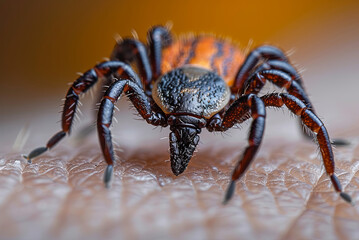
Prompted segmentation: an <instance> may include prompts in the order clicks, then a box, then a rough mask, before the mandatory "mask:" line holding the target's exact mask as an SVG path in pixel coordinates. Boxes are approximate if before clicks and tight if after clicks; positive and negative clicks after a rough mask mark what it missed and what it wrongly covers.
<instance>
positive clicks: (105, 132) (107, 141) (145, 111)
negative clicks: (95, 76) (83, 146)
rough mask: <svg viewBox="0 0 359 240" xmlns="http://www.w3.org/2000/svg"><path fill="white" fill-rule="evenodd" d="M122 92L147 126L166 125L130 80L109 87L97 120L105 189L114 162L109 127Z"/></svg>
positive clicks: (139, 89) (120, 81)
mask: <svg viewBox="0 0 359 240" xmlns="http://www.w3.org/2000/svg"><path fill="white" fill-rule="evenodd" d="M123 92H126V94H127V96H128V98H129V99H130V100H131V102H132V103H133V105H134V106H135V108H136V109H137V111H138V112H139V114H140V115H141V116H142V118H143V119H145V120H146V121H147V122H148V123H149V124H152V125H155V126H163V127H165V126H166V124H167V121H166V118H165V116H163V115H162V114H160V113H155V112H152V110H151V105H150V102H149V101H148V98H147V96H146V94H145V92H144V90H143V89H142V88H141V87H139V86H138V84H136V83H134V82H133V81H130V80H119V81H116V82H114V83H113V84H112V85H111V86H110V87H109V89H108V90H107V91H106V93H105V95H104V97H103V99H102V102H101V105H100V109H99V112H98V119H97V130H98V136H99V141H100V144H101V149H102V153H103V155H104V158H105V161H106V162H107V164H108V166H107V168H106V170H105V175H104V182H105V185H106V187H108V186H109V182H110V180H111V176H112V172H113V164H114V162H115V154H114V152H113V145H112V137H111V131H110V126H111V123H112V117H113V110H114V105H115V103H116V101H117V100H119V98H120V96H121V94H122V93H123Z"/></svg>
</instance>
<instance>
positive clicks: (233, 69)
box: [161, 36, 244, 86]
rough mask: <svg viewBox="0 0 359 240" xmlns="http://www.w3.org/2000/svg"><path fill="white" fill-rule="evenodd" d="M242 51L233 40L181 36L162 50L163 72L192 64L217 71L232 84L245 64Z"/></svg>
mask: <svg viewBox="0 0 359 240" xmlns="http://www.w3.org/2000/svg"><path fill="white" fill-rule="evenodd" d="M243 61H244V55H243V53H242V51H241V50H240V49H239V48H238V47H236V46H235V45H233V44H232V43H231V42H229V41H227V40H224V39H219V38H215V37H214V36H195V37H187V38H180V39H177V40H174V42H173V43H172V44H171V45H170V46H169V47H167V48H165V49H163V51H162V65H161V70H162V73H166V72H168V71H170V70H172V69H174V68H178V67H181V66H183V65H186V64H191V65H195V66H199V67H203V68H206V69H209V70H212V71H214V72H216V73H217V74H218V75H219V76H221V77H222V78H223V79H224V81H225V82H226V83H227V84H228V85H229V86H232V84H233V82H234V78H235V76H236V73H237V72H238V70H239V68H240V66H241V65H242V64H243Z"/></svg>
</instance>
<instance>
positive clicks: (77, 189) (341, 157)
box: [0, 0, 359, 240]
mask: <svg viewBox="0 0 359 240" xmlns="http://www.w3.org/2000/svg"><path fill="white" fill-rule="evenodd" d="M168 21H171V22H172V23H173V29H172V32H173V33H175V34H176V35H180V34H183V33H188V32H194V33H198V32H211V33H215V34H218V35H220V36H226V37H230V38H232V39H233V40H234V41H235V42H238V43H239V44H240V46H241V47H242V48H245V47H247V46H248V45H250V46H251V48H254V47H256V46H259V45H262V44H273V45H275V46H278V47H280V48H282V49H283V50H284V51H285V52H288V53H291V54H290V59H291V62H292V63H294V64H295V66H296V67H297V69H299V70H300V71H301V73H302V75H303V81H304V85H305V87H306V89H307V91H308V93H309V96H310V98H311V100H312V102H313V104H314V106H315V107H316V110H317V113H318V114H319V116H320V117H321V118H322V119H323V120H324V123H325V125H326V127H327V129H328V130H329V133H330V136H331V137H333V138H334V137H342V138H346V139H350V141H351V142H352V143H353V144H352V145H351V146H349V147H344V148H337V150H336V152H335V156H336V160H337V161H336V163H337V165H336V166H337V173H338V177H339V178H340V179H341V181H342V183H343V186H344V187H345V190H346V191H348V193H350V194H352V196H353V199H354V200H355V201H356V202H357V204H356V206H355V207H353V208H351V207H350V206H349V207H348V204H346V203H344V202H343V201H341V200H340V199H339V200H338V196H337V194H335V193H334V192H333V189H332V186H331V185H330V183H329V180H328V178H327V176H326V175H325V174H323V165H322V162H321V161H320V160H319V157H318V155H319V154H317V152H318V151H317V152H316V151H315V146H314V145H313V144H311V143H310V142H308V141H304V140H303V139H302V138H301V135H300V134H299V128H298V126H297V121H294V120H293V119H292V118H290V117H289V116H290V114H283V113H282V111H277V112H275V111H268V118H267V119H268V121H267V123H266V134H265V138H264V141H263V144H262V146H261V151H260V152H259V153H258V156H257V158H256V160H255V164H253V165H252V166H251V168H250V170H249V171H248V172H247V174H246V177H245V179H244V180H243V181H241V183H240V184H238V185H237V191H236V196H235V197H234V199H233V201H232V202H231V203H230V204H229V205H227V206H222V205H221V204H220V201H221V199H222V197H223V193H224V191H225V188H226V187H227V183H228V176H229V175H230V172H231V171H232V166H233V165H234V162H235V161H236V160H237V158H238V156H240V154H241V152H242V150H243V146H244V144H245V142H244V140H245V138H246V137H247V134H246V133H247V132H246V131H245V129H244V131H243V130H242V131H240V132H239V131H236V130H233V131H231V133H229V134H228V135H229V136H226V135H227V132H226V134H224V135H225V136H224V137H222V136H221V135H219V136H218V135H217V136H216V135H215V136H213V134H211V136H212V137H210V136H208V135H209V134H206V131H203V133H202V134H201V143H200V144H199V147H198V153H196V156H195V157H194V159H193V160H192V161H191V163H190V166H189V168H188V169H187V170H186V172H185V173H184V174H183V175H181V176H180V177H177V178H176V177H174V176H173V174H172V173H171V171H170V167H169V160H168V158H169V155H168V151H167V150H168V138H166V137H167V136H168V131H169V130H168V129H163V131H161V129H160V128H158V129H156V130H154V129H153V127H152V126H148V125H147V124H146V122H145V121H133V119H134V118H136V119H137V118H138V117H136V116H135V117H134V116H133V114H128V112H127V109H128V107H127V106H126V107H122V106H120V109H121V113H123V114H121V115H120V117H119V118H118V119H119V121H120V123H121V124H116V126H117V128H120V129H118V131H113V133H114V137H115V138H118V139H119V140H120V141H117V143H118V144H117V146H119V147H120V148H121V149H122V150H123V151H121V150H118V151H117V152H116V153H117V155H118V156H119V160H120V162H121V164H118V165H117V166H116V167H115V177H114V181H113V186H112V188H111V189H110V190H111V191H107V189H104V188H103V185H102V181H101V179H102V176H103V171H104V167H105V163H104V161H103V157H102V155H101V152H100V148H99V146H98V143H97V139H96V137H95V136H92V137H91V138H88V139H89V140H88V141H91V142H86V143H85V144H82V146H77V147H75V146H73V145H72V144H67V143H66V141H68V140H69V139H73V138H66V140H64V141H63V142H65V143H61V144H59V146H58V147H56V148H54V149H53V150H52V151H49V152H48V153H46V154H44V155H43V156H42V157H39V158H37V159H35V161H34V162H33V164H26V163H25V161H24V160H23V159H22V158H21V157H20V153H28V152H29V151H30V150H32V149H33V148H35V147H39V146H42V145H43V144H45V143H46V141H47V140H48V139H49V137H50V136H51V135H53V134H54V133H55V132H56V131H58V130H60V124H59V123H58V121H59V120H60V114H59V113H58V112H59V111H61V108H60V105H61V104H62V101H61V99H62V98H63V97H64V96H65V94H66V92H67V89H68V87H69V86H68V83H71V82H73V81H74V80H75V79H76V78H77V74H76V73H77V72H85V71H86V70H88V69H89V68H91V67H93V66H94V65H95V64H96V63H98V62H100V61H102V60H103V58H105V57H109V55H110V53H111V50H112V48H113V46H114V44H115V40H114V36H115V35H116V34H119V35H121V36H123V37H126V36H131V30H132V29H135V30H136V31H137V33H138V35H139V38H140V39H141V40H145V37H146V32H147V29H148V28H149V27H150V26H151V25H156V24H165V23H166V22H168ZM358 23H359V1H357V0H353V1H334V0H317V1H312V0H300V1H289V0H286V1H276V0H271V1H239V0H238V1H237V0H232V1H224V0H222V1H218V0H216V1H213V0H197V1H189V0H182V1H164V0H161V1H141V0H133V1H129V0H127V1H122V0H118V1H114V0H113V1H106V0H101V1H99V0H98V1H95V0H86V1H84V0H78V1H70V0H50V1H48V0H32V1H26V0H18V1H10V0H0V74H1V75H0V76H1V77H0V136H1V137H0V212H1V216H2V217H0V229H1V233H0V238H1V239H27V240H28V239H89V240H90V239H103V238H105V239H119V238H120V239H121V238H123V239H124V238H126V237H127V238H128V239H151V237H152V238H153V239H191V238H195V239H238V236H241V237H243V238H244V239H335V238H337V239H355V237H357V236H358V219H359V208H358V205H359V204H358V199H359V198H358V197H359V195H358V189H359V187H358V186H359V181H358V173H359V172H358V168H359V167H358V166H359V162H358V159H359V148H358V142H359V140H358V136H359V125H358V122H359V109H358V100H359V97H358V90H359V77H358V73H357V70H358V69H359V64H358V59H359V47H358V45H359V44H358V43H359V24H358ZM250 43H251V44H250ZM86 99H88V100H89V101H84V102H85V105H84V106H83V107H82V110H83V112H84V115H85V116H90V117H85V116H82V117H81V118H80V119H81V120H82V121H83V122H84V123H85V124H86V123H87V124H88V123H89V122H90V123H91V122H92V123H93V122H94V120H93V118H91V116H92V115H93V114H92V115H91V111H90V110H93V109H94V105H93V100H94V99H93V100H92V99H91V97H87V98H86ZM120 104H125V102H121V103H120ZM285 112H288V111H285ZM21 129H26V131H25V132H24V133H23V134H22V135H21V136H20V137H18V139H20V140H21V141H20V142H22V143H18V144H17V147H15V148H13V145H14V142H15V139H16V137H17V136H18V134H19V132H20V131H21ZM76 129H79V128H78V125H77V126H76V128H75V130H76ZM73 135H76V134H73ZM238 137H240V138H241V139H242V141H241V140H239V139H237V138H238ZM149 139H151V141H149ZM213 139H215V141H213ZM26 140H27V141H26ZM217 140H218V141H217ZM237 140H238V141H237ZM68 143H69V142H68ZM214 143H215V144H214ZM227 143H230V144H227ZM238 146H240V147H238ZM11 149H13V150H11ZM154 149H155V150H154ZM9 152H11V153H9ZM153 206H156V207H153ZM268 219H271V221H268ZM238 223H240V224H238ZM161 234H162V235H161ZM54 236H58V237H54ZM131 236H132V237H131ZM171 236H172V237H171ZM173 236H177V237H173ZM194 236H195V237H194ZM197 236H200V237H197Z"/></svg>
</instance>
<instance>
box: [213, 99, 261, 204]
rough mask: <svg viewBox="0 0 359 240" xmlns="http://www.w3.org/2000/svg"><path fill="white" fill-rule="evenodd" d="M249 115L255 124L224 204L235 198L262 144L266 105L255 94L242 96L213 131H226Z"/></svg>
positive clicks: (235, 169) (235, 170) (233, 175)
mask: <svg viewBox="0 0 359 240" xmlns="http://www.w3.org/2000/svg"><path fill="white" fill-rule="evenodd" d="M249 113H250V115H251V117H252V118H253V122H252V125H251V127H250V132H249V136H248V146H247V148H246V149H245V151H244V153H243V155H242V157H241V158H240V159H239V160H238V162H237V164H236V167H235V168H234V170H233V173H232V178H231V182H230V184H229V186H228V189H227V193H226V195H225V198H224V201H223V203H224V204H225V203H227V202H228V201H229V200H230V199H231V197H232V196H233V193H234V190H235V182H236V181H237V180H238V179H240V178H241V177H242V176H243V174H244V173H245V171H246V170H247V168H248V167H249V165H250V163H251V162H252V160H253V159H254V157H255V155H256V153H257V151H258V149H259V146H260V144H261V142H262V138H263V133H264V126H265V117H266V111H265V105H264V103H263V101H262V100H261V99H260V98H259V97H257V96H256V95H254V94H249V95H245V96H242V97H240V98H239V99H237V100H236V101H235V102H234V103H233V104H232V105H231V106H230V108H229V109H228V110H227V111H226V112H225V114H224V117H223V121H222V122H221V123H217V128H216V129H211V130H217V131H226V130H228V129H229V128H231V127H233V126H234V125H235V124H237V123H241V122H243V121H245V120H246V119H248V114H249ZM212 126H213V125H212Z"/></svg>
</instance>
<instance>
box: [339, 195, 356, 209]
mask: <svg viewBox="0 0 359 240" xmlns="http://www.w3.org/2000/svg"><path fill="white" fill-rule="evenodd" d="M340 197H341V198H343V199H344V201H346V202H348V203H350V204H351V205H353V206H354V203H353V201H352V198H351V197H350V196H349V194H347V193H345V192H341V193H340Z"/></svg>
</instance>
